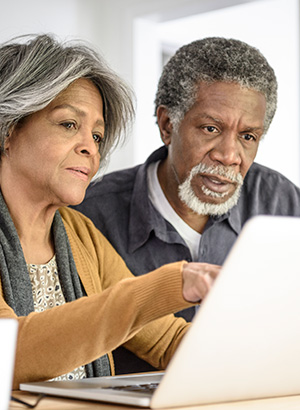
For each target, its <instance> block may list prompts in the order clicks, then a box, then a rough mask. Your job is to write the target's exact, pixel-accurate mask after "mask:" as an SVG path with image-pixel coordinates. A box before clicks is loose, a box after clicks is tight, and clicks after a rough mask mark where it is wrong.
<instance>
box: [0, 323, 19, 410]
mask: <svg viewBox="0 0 300 410" xmlns="http://www.w3.org/2000/svg"><path fill="white" fill-rule="evenodd" d="M17 327H18V322H17V321H16V320H14V319H0V334H1V338H0V368H1V371H0V410H8V406H9V400H10V395H11V388H12V378H13V371H14V359H15V349H16V340H17Z"/></svg>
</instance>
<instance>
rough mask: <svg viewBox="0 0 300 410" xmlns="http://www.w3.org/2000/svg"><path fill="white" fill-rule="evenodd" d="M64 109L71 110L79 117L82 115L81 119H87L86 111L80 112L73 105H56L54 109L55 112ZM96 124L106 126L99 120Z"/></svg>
mask: <svg viewBox="0 0 300 410" xmlns="http://www.w3.org/2000/svg"><path fill="white" fill-rule="evenodd" d="M64 108H68V109H69V110H71V111H74V112H75V113H76V114H77V115H80V116H81V117H86V112H85V111H82V110H80V109H79V108H77V107H75V106H74V105H72V104H66V103H65V104H59V105H56V106H55V107H54V108H53V110H60V109H64ZM96 124H97V125H100V126H103V127H104V125H105V124H104V121H103V120H97V121H96Z"/></svg>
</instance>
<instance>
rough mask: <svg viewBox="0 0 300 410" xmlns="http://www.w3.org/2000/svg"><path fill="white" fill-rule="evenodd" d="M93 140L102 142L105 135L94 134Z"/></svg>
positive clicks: (98, 142)
mask: <svg viewBox="0 0 300 410" xmlns="http://www.w3.org/2000/svg"><path fill="white" fill-rule="evenodd" d="M93 140H94V141H95V142H96V143H97V144H100V143H101V142H103V137H102V135H100V134H93Z"/></svg>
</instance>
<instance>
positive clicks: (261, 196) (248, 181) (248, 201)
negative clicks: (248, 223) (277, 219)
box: [238, 163, 300, 216]
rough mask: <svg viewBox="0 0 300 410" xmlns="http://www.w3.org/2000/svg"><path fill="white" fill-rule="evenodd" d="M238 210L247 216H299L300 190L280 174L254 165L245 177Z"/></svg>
mask: <svg viewBox="0 0 300 410" xmlns="http://www.w3.org/2000/svg"><path fill="white" fill-rule="evenodd" d="M238 208H239V210H240V212H241V213H245V214H246V215H247V216H249V214H250V215H257V214H270V215H293V216H299V215H300V188H299V187H298V186H296V185H295V184H294V183H293V182H291V181H290V180H289V179H288V178H287V177H285V176H284V175H283V174H281V173H280V172H278V171H275V170H273V169H271V168H268V167H266V166H263V165H260V164H257V163H253V164H252V166H251V168H250V169H249V171H248V173H247V175H246V177H245V180H244V184H243V188H242V193H241V198H240V201H239V205H238Z"/></svg>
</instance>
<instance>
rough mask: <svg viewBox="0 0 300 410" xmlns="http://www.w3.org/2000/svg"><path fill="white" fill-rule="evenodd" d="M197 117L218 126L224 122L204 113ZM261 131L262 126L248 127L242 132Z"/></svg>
mask: <svg viewBox="0 0 300 410" xmlns="http://www.w3.org/2000/svg"><path fill="white" fill-rule="evenodd" d="M197 117H198V118H201V119H207V120H211V121H214V122H216V123H219V124H223V123H224V121H223V120H222V119H221V118H217V117H213V116H212V115H209V114H205V113H203V114H200V115H197ZM263 130H264V126H262V127H260V126H258V127H255V126H254V127H249V126H248V127H246V126H245V129H244V132H247V131H249V132H254V131H263Z"/></svg>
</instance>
